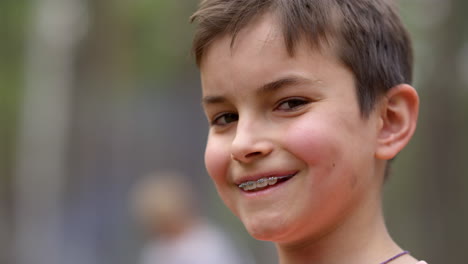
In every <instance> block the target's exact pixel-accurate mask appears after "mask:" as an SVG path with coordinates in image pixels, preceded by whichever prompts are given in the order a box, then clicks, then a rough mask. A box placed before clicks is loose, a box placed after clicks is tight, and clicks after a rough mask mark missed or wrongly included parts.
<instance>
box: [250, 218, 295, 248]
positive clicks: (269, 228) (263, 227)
mask: <svg viewBox="0 0 468 264" xmlns="http://www.w3.org/2000/svg"><path fill="white" fill-rule="evenodd" d="M273 219H274V220H272V218H268V219H263V218H257V219H241V220H242V222H243V223H244V226H245V228H246V229H247V232H248V233H249V234H250V235H251V236H252V237H253V238H255V239H257V240H263V241H271V242H279V241H282V240H284V239H285V236H286V235H287V234H288V233H289V232H288V231H289V229H290V228H289V225H288V224H285V223H284V221H281V220H280V218H276V219H275V218H273Z"/></svg>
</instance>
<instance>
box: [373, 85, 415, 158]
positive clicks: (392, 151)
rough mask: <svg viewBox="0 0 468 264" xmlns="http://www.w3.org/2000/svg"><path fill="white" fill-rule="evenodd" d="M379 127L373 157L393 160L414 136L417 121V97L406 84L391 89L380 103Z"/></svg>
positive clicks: (412, 89)
mask: <svg viewBox="0 0 468 264" xmlns="http://www.w3.org/2000/svg"><path fill="white" fill-rule="evenodd" d="M380 110H381V111H380V126H379V131H378V138H377V140H378V142H377V149H376V152H375V157H376V158H378V159H382V160H389V159H392V158H394V157H395V156H396V155H397V154H398V152H400V151H401V150H402V149H403V148H404V147H405V146H406V144H408V142H409V140H410V139H411V137H412V136H413V134H414V131H415V129H416V123H417V120H418V111H419V97H418V93H417V92H416V90H415V89H414V88H413V87H412V86H410V85H408V84H400V85H397V86H395V87H393V88H391V89H390V90H389V91H388V92H387V94H386V95H385V97H384V98H383V101H382V103H381V109H380Z"/></svg>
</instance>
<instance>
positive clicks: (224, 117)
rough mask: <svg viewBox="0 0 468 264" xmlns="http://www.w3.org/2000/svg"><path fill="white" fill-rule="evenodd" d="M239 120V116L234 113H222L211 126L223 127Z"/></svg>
mask: <svg viewBox="0 0 468 264" xmlns="http://www.w3.org/2000/svg"><path fill="white" fill-rule="evenodd" d="M237 120H239V115H238V114H235V113H224V114H221V115H218V116H217V117H216V118H215V119H214V120H213V121H212V122H211V124H212V125H215V126H225V125H227V124H229V123H232V122H236V121H237Z"/></svg>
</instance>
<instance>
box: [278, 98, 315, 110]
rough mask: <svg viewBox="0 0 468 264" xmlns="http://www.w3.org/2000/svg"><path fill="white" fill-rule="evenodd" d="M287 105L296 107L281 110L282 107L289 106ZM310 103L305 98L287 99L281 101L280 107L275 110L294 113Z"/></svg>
mask: <svg viewBox="0 0 468 264" xmlns="http://www.w3.org/2000/svg"><path fill="white" fill-rule="evenodd" d="M287 103H295V105H294V106H289V107H288V109H280V108H281V106H282V105H284V104H287ZM308 103H310V101H309V100H307V99H305V98H297V97H293V98H287V99H284V100H282V101H280V102H279V103H278V106H277V107H276V108H275V110H280V111H286V112H289V111H294V110H297V109H298V108H301V107H302V106H304V105H306V104H308Z"/></svg>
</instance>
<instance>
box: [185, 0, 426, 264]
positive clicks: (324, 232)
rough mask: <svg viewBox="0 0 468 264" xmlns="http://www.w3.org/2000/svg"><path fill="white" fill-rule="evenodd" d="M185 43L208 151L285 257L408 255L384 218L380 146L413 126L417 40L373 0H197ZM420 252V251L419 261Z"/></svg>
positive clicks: (236, 209) (239, 207) (250, 220)
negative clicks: (197, 78)
mask: <svg viewBox="0 0 468 264" xmlns="http://www.w3.org/2000/svg"><path fill="white" fill-rule="evenodd" d="M192 20H193V21H195V22H197V23H198V28H197V31H196V33H195V38H194V44H193V45H194V46H193V50H194V53H195V56H196V60H197V64H198V66H199V68H200V71H201V81H202V91H203V107H204V110H205V113H206V116H207V118H208V120H209V122H210V129H209V135H208V142H207V146H206V152H205V164H206V167H207V170H208V173H209V174H210V176H211V178H212V179H213V181H214V183H215V185H216V188H217V190H218V193H219V195H220V196H221V198H222V199H223V201H224V202H225V204H226V205H227V206H228V207H229V208H230V209H231V210H232V212H233V213H234V214H235V215H236V216H237V217H239V218H240V220H241V221H242V222H243V224H244V225H245V227H246V229H247V231H248V232H249V233H250V234H251V235H252V236H253V237H254V238H257V239H260V240H268V241H273V242H274V243H275V245H276V248H277V251H278V256H279V262H280V263H281V264H306V263H309V264H310V263H314V264H322V263H323V264H338V263H347V264H374V263H389V262H391V263H392V264H415V263H417V260H416V259H415V258H413V257H412V256H411V255H410V254H408V252H407V251H403V250H402V249H401V248H400V247H399V246H398V245H397V244H396V243H395V242H394V241H393V240H392V238H391V237H390V235H389V234H388V232H387V229H386V227H385V223H384V219H383V215H382V207H381V192H382V185H383V183H384V178H385V174H386V171H387V166H388V164H387V163H388V162H389V160H391V159H392V158H393V157H395V156H396V155H397V153H398V152H399V151H400V150H401V149H402V148H403V147H404V146H405V145H406V144H407V143H408V141H409V140H410V138H411V137H412V135H413V133H414V130H415V127H416V121H417V116H418V104H419V99H418V95H417V93H416V91H415V89H414V88H413V87H411V86H410V85H409V84H410V83H411V68H412V50H411V45H410V40H409V37H408V34H407V32H406V30H405V29H404V27H403V26H402V24H401V22H400V19H399V17H398V15H397V14H396V12H395V10H394V8H393V7H392V6H391V5H390V4H389V3H388V2H387V1H382V0H380V1H377V0H349V1H345V0H269V1H267V0H205V1H203V2H202V3H201V5H200V8H199V10H198V11H197V12H196V13H195V14H194V15H193V16H192ZM420 263H422V262H420Z"/></svg>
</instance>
